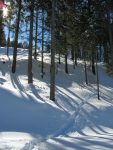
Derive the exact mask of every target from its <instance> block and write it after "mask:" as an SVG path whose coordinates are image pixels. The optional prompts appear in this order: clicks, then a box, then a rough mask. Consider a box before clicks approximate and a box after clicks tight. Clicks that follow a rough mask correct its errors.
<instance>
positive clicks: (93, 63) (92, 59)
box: [91, 49, 95, 75]
mask: <svg viewBox="0 0 113 150" xmlns="http://www.w3.org/2000/svg"><path fill="white" fill-rule="evenodd" d="M91 55H92V56H91V61H92V73H93V74H94V75H95V53H94V50H93V49H92V54H91Z"/></svg>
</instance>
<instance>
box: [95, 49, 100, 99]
mask: <svg viewBox="0 0 113 150" xmlns="http://www.w3.org/2000/svg"><path fill="white" fill-rule="evenodd" d="M97 58H98V52H97V49H96V77H97V97H98V100H100V91H99V74H98V64H97V61H98V59H97Z"/></svg>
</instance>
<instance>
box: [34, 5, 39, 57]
mask: <svg viewBox="0 0 113 150" xmlns="http://www.w3.org/2000/svg"><path fill="white" fill-rule="evenodd" d="M35 26H36V32H35V53H34V59H37V40H38V37H37V36H38V6H37V8H36V24H35Z"/></svg>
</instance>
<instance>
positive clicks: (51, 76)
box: [50, 0, 56, 101]
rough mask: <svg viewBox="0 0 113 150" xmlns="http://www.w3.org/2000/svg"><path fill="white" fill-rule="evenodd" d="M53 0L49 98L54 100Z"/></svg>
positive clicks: (53, 10) (53, 6)
mask: <svg viewBox="0 0 113 150" xmlns="http://www.w3.org/2000/svg"><path fill="white" fill-rule="evenodd" d="M55 3H56V1H55V0H52V20H51V21H52V22H51V72H50V100H52V101H55Z"/></svg>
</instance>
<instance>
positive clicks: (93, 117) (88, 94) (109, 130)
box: [0, 48, 113, 150]
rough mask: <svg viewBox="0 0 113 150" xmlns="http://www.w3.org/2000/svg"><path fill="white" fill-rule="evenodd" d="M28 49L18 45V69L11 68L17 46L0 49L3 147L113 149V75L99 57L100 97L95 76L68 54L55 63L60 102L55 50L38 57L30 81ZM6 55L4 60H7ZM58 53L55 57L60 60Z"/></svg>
mask: <svg viewBox="0 0 113 150" xmlns="http://www.w3.org/2000/svg"><path fill="white" fill-rule="evenodd" d="M27 52H28V51H27V50H23V49H18V57H17V58H18V60H17V70H16V73H15V74H12V73H11V65H12V49H11V48H10V55H9V57H7V56H6V54H5V53H6V49H5V48H1V49H0V150H112V149H113V142H112V141H113V78H112V77H110V76H108V75H107V73H106V71H105V68H104V65H103V63H99V79H100V99H101V100H98V99H97V87H96V77H95V76H94V75H92V73H91V72H90V71H88V81H89V85H86V84H85V77H84V66H83V62H82V61H80V60H79V61H78V66H77V67H76V68H75V70H74V69H73V65H72V64H73V63H72V61H71V60H68V64H69V74H65V72H64V63H63V60H64V58H62V62H61V64H60V65H58V64H57V63H56V66H57V71H56V102H55V103H54V102H52V101H50V100H49V92H50V91H49V86H50V84H49V80H50V56H49V54H45V56H44V72H45V75H44V78H43V79H42V78H41V76H40V70H41V62H40V61H41V58H40V56H38V59H37V60H33V84H30V85H28V83H27ZM4 61H5V63H3V62H4ZM57 61H58V60H57V58H56V62H57Z"/></svg>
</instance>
